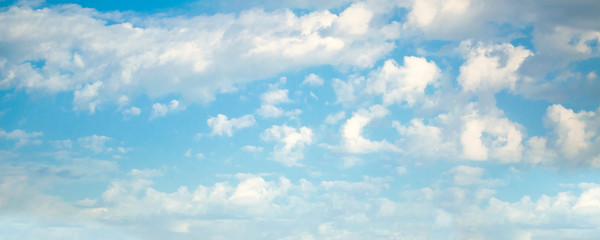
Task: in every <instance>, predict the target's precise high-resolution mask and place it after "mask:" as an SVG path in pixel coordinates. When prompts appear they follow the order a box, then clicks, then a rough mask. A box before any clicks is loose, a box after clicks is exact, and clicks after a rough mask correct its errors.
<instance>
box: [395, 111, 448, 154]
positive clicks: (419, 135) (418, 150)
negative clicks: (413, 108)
mask: <svg viewBox="0 0 600 240" xmlns="http://www.w3.org/2000/svg"><path fill="white" fill-rule="evenodd" d="M392 125H393V126H394V127H395V128H396V130H397V131H398V133H399V134H400V135H401V136H402V138H401V139H400V143H399V144H398V146H399V147H401V149H402V150H403V151H404V153H405V154H408V155H409V156H414V157H418V158H419V159H423V160H425V159H427V160H436V159H439V158H452V157H454V156H457V155H458V154H457V151H456V143H454V139H453V138H451V137H449V136H447V135H448V134H447V133H446V132H445V131H444V129H443V128H442V127H438V126H435V125H426V124H425V123H424V122H423V119H412V120H411V121H410V124H409V125H408V126H404V125H402V124H401V123H400V122H398V121H394V122H393V123H392Z"/></svg>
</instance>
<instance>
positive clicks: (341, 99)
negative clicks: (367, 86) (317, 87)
mask: <svg viewBox="0 0 600 240" xmlns="http://www.w3.org/2000/svg"><path fill="white" fill-rule="evenodd" d="M364 82H365V78H364V77H359V76H350V78H349V79H348V80H347V81H342V80H340V79H337V78H336V79H333V83H332V86H333V90H334V91H335V95H336V96H337V100H336V103H342V104H344V106H347V105H350V104H352V103H355V102H356V101H357V100H358V95H359V94H361V92H362V91H359V90H360V88H361V87H362V86H363V85H364Z"/></svg>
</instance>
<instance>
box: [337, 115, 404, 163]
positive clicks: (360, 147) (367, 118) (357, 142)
mask: <svg viewBox="0 0 600 240" xmlns="http://www.w3.org/2000/svg"><path fill="white" fill-rule="evenodd" d="M388 114H389V110H387V109H386V108H385V107H383V106H381V105H373V106H371V107H369V109H360V110H358V111H356V112H354V113H353V114H352V117H351V118H350V119H348V120H346V123H344V125H343V126H342V128H341V132H342V145H341V150H343V151H344V152H348V153H357V154H362V153H372V152H379V151H398V148H397V147H396V146H394V145H393V144H391V143H389V142H387V141H385V140H381V141H371V140H368V139H366V138H364V137H363V136H362V131H363V128H364V127H365V126H367V124H369V122H371V120H373V119H375V118H382V117H384V116H386V115H388Z"/></svg>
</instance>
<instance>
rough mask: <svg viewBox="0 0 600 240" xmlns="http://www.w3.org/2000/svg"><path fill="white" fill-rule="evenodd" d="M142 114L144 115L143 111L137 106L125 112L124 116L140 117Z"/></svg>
mask: <svg viewBox="0 0 600 240" xmlns="http://www.w3.org/2000/svg"><path fill="white" fill-rule="evenodd" d="M141 113H142V110H141V109H140V108H138V107H135V106H132V107H130V108H128V109H125V110H123V114H124V115H129V116H139V115H140V114H141Z"/></svg>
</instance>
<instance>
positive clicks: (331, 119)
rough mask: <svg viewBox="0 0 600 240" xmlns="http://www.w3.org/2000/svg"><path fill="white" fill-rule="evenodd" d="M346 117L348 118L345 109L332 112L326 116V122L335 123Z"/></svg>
mask: <svg viewBox="0 0 600 240" xmlns="http://www.w3.org/2000/svg"><path fill="white" fill-rule="evenodd" d="M344 118H346V112H344V111H340V112H337V113H332V114H329V115H327V117H325V123H327V124H332V125H333V124H336V123H337V122H339V121H340V120H342V119H344Z"/></svg>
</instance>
